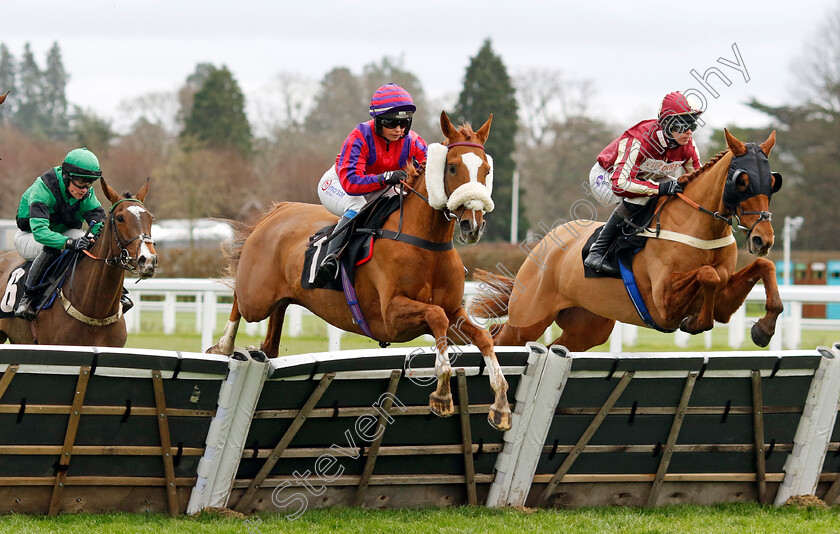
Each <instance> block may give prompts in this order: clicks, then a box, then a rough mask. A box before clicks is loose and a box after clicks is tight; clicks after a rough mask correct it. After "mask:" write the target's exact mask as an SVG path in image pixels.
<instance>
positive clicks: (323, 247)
mask: <svg viewBox="0 0 840 534" xmlns="http://www.w3.org/2000/svg"><path fill="white" fill-rule="evenodd" d="M398 209H400V197H399V195H397V196H387V197H386V196H381V197H378V198H376V199H374V200H372V201H371V202H369V203H368V204H366V205H365V206H364V207H363V208H362V210H361V211H360V212H359V213H358V215H356V216H355V217H353V219H351V220H350V222H349V223H348V229H347V230H345V231H344V232H343V233H342V234H341V235H339V236H337V237H335V238H334V239H343V240H346V243H345V245H344V247H343V249H342V250H341V256H340V258H339V261H340V262H341V264H342V265H343V266H344V270H345V271H346V272H347V275H348V277H349V278H350V281H351V282H352V281H353V280H354V273H355V269H356V267H358V266H359V265H362V264H364V263H366V262H367V261H369V260H370V258H371V257H372V256H373V240H374V239H375V238H376V235H375V230H378V229H380V228H382V226H383V225H384V224H385V221H386V220H387V219H388V217H389V216H390V215H391V214H392V213H394V212H395V211H397V210H398ZM335 226H336V225H331V226H325V227H324V228H321V229H320V230H318V231H317V232H316V233H315V235H313V236H312V237H310V238H309V245H307V247H306V253H305V254H304V262H303V273H302V274H301V280H300V284H301V287H303V289H316V287H317V286H315V285H314V283H313V282H314V280H315V273H316V272H317V271H318V267H319V266H320V265H321V262H322V261H323V260H324V257H325V256H326V255H327V242H326V239H327V238H328V237H329V236H330V235H331V234H332V231H333V228H335ZM348 236H349V237H348ZM319 289H332V290H335V291H343V289H342V287H341V278H340V277H337V278H336V279H335V280H331V281H330V282H329V283H328V284H327V285H325V286H323V287H321V288H319Z"/></svg>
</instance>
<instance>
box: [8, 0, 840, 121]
mask: <svg viewBox="0 0 840 534" xmlns="http://www.w3.org/2000/svg"><path fill="white" fill-rule="evenodd" d="M837 6H838V2H837V1H836V0H835V1H829V0H799V1H797V2H784V1H769V0H768V1H765V2H761V3H759V2H736V1H732V0H726V1H720V0H703V1H694V2H690V1H689V2H651V1H647V0H641V1H640V0H631V1H609V2H608V1H601V0H588V1H583V2H560V1H536V0H518V1H515V2H502V1H494V0H484V1H473V0H448V1H440V0H426V1H419V2H416V1H414V2H394V1H391V2H379V1H365V0H343V1H333V0H310V1H294V2H290V1H285V0H238V1H234V2H216V1H211V0H207V1H185V0H161V1H159V0H144V1H142V2H141V1H135V0H120V1H98V0H72V1H67V0H55V1H52V0H50V1H47V0H4V1H3V2H2V4H0V28H2V30H0V42H3V43H5V44H6V45H7V46H8V47H9V48H10V51H11V52H12V54H13V55H15V57H17V58H20V56H21V54H22V51H23V45H24V43H25V42H30V43H31V45H32V47H33V50H34V52H35V54H36V59H37V61H38V63H39V64H40V65H41V66H42V67H43V66H44V64H45V57H46V52H47V50H48V49H49V47H50V46H51V45H52V43H53V42H54V41H58V43H59V46H60V47H61V51H62V54H63V60H64V65H65V68H66V69H67V71H68V72H69V74H70V76H71V77H70V81H69V84H68V86H67V96H68V99H69V100H70V102H71V103H73V104H77V105H81V106H82V107H85V108H89V109H92V110H93V111H95V112H96V113H97V114H99V115H101V116H105V117H108V118H111V119H112V120H114V121H115V122H116V123H119V117H118V105H119V103H120V102H121V101H123V100H125V99H131V98H133V97H137V96H140V95H143V94H146V93H150V92H158V91H173V92H174V91H175V90H177V89H178V87H179V86H181V85H182V84H183V82H184V80H185V78H186V77H187V76H188V75H189V74H190V73H191V72H193V70H194V69H195V66H196V64H197V63H199V62H211V63H213V64H215V65H217V66H219V65H221V64H224V65H227V67H228V68H229V69H230V70H231V71H232V72H233V75H234V76H235V77H236V79H237V80H238V82H239V83H240V85H241V86H242V88H243V90H244V92H245V95H246V99H249V101H254V100H257V99H258V98H259V96H260V95H261V94H264V93H265V92H266V91H267V87H268V86H269V85H270V83H271V81H272V79H273V78H274V77H275V76H276V75H277V74H278V73H281V72H286V73H297V74H300V75H302V76H305V77H308V78H311V79H312V80H313V81H315V82H317V81H318V80H320V79H321V77H322V76H323V75H324V74H325V73H327V72H328V71H329V70H331V69H332V68H334V67H338V66H344V67H348V68H350V69H351V70H352V71H353V72H354V73H356V74H358V73H360V72H361V69H362V67H363V66H364V65H365V64H368V63H371V62H379V61H380V60H381V59H382V57H383V56H385V55H389V56H394V57H402V58H403V60H404V67H405V68H406V69H407V70H409V71H411V72H413V73H414V74H416V75H417V76H418V77H419V79H420V81H421V83H422V84H423V87H424V89H425V91H426V93H427V96H428V97H430V98H431V99H443V98H447V97H448V98H450V99H451V100H454V98H456V97H457V94H458V92H459V91H460V89H461V86H462V83H463V78H464V72H465V69H466V67H467V65H468V64H469V61H470V58H471V57H473V56H475V54H476V53H477V52H478V50H479V48H480V47H481V44H482V42H483V41H484V40H485V39H487V38H490V39H491V40H492V46H493V49H494V51H495V52H496V53H497V54H498V55H499V56H501V58H502V61H503V62H504V63H505V65H506V66H507V68H508V73H509V74H510V75H511V76H516V75H517V73H519V72H523V71H524V70H526V69H559V70H560V71H562V73H563V75H564V77H565V78H566V79H570V80H591V81H592V83H593V88H594V90H595V94H594V95H593V96H592V98H591V105H590V111H591V113H592V114H593V115H595V116H597V117H599V118H603V119H605V120H608V121H610V122H613V123H620V124H624V123H628V124H627V125H628V126H629V123H631V122H635V121H638V120H642V119H645V118H649V117H652V116H653V115H654V114H655V112H656V109H657V106H658V104H659V101H660V100H661V98H662V96H663V95H664V93H666V92H669V91H672V90H689V89H695V90H696V91H697V92H698V93H700V94H702V95H703V97H704V98H705V99H706V101H707V108H706V109H707V112H706V114H705V115H704V118H706V120H707V122H708V123H709V124H710V125H712V126H716V127H717V126H723V125H725V124H730V123H737V124H740V125H760V124H767V122H768V121H767V118H766V117H765V116H764V115H761V114H758V113H755V112H753V111H752V110H750V109H749V108H747V107H746V106H745V105H744V104H743V103H744V102H745V101H747V100H749V99H750V98H752V97H755V98H757V99H759V100H760V101H762V102H765V103H769V104H780V103H783V102H786V101H790V100H791V95H792V94H793V93H794V91H795V89H796V83H797V81H796V80H795V79H794V75H793V72H792V69H791V66H792V64H793V62H794V61H796V60H797V59H798V58H801V57H803V55H804V53H805V45H806V43H809V42H814V40H815V39H816V38H817V36H818V32H817V29H818V28H819V27H820V24H821V22H822V21H823V20H824V19H825V17H826V16H827V14H828V13H829V12H831V11H832V10H835V9H837ZM733 45H734V46H735V47H736V48H737V51H738V52H739V53H740V61H739V58H738V57H737V56H736V52H735V51H734V50H733ZM721 58H723V59H722V60H721ZM721 61H723V62H726V61H728V62H730V64H735V65H737V64H738V63H740V65H741V67H739V68H738V69H736V68H732V67H731V66H727V65H726V64H724V63H722V62H721ZM710 67H716V68H718V69H719V72H720V73H722V74H723V75H724V76H725V77H726V81H729V82H730V85H729V86H727V85H726V81H724V80H723V79H721V78H719V77H717V76H715V75H710V76H709V78H708V83H709V84H710V87H711V89H713V90H715V91H717V92H718V97H717V98H715V97H714V96H713V95H711V93H710V90H709V88H704V87H703V86H702V84H701V83H700V82H698V81H697V80H696V79H695V78H694V77H692V75H691V73H690V71H691V70H692V69H694V70H695V71H697V72H698V73H699V75H700V76H702V75H703V74H704V73H706V72H707V69H709V68H710ZM743 71H746V73H744V72H743ZM746 77H749V80H748V81H747V80H746V79H745V78H746ZM365 111H366V110H360V118H359V120H360V121H361V120H364V118H365ZM249 112H250V113H251V114H252V115H253V114H254V113H255V109H254V107H253V106H250V107H249ZM436 112H437V110H435V111H434V113H436Z"/></svg>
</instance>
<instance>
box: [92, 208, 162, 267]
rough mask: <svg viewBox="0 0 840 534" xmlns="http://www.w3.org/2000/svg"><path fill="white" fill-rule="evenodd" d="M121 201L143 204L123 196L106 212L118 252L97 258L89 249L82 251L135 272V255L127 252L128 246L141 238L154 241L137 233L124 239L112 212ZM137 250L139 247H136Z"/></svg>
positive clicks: (150, 241) (144, 240) (151, 243)
mask: <svg viewBox="0 0 840 534" xmlns="http://www.w3.org/2000/svg"><path fill="white" fill-rule="evenodd" d="M123 202H136V203H138V204H140V205H141V206H143V202H142V201H140V200H139V199H136V198H123V199H120V200H118V201H116V202H114V205H113V206H111V210H110V211H109V212H108V218H109V222H110V224H111V227H112V228H113V229H114V241H115V242H116V244H117V248H118V249H119V253H117V255H116V256H109V257H106V258H98V257H96V256H94V255H93V254H91V253H90V252H89V251H87V250H85V251H84V253H85V255H87V256H88V257H89V258H91V259H94V260H101V261H104V262H105V263H106V264H107V265H115V266H117V267H119V268H121V269H124V270H126V271H128V272H130V273H135V272H136V271H137V257H136V256H132V255H131V253H129V252H128V246H129V245H130V244H132V243H134V242H135V241H137V240H138V239H139V240H141V241H142V242H143V243H148V244H150V245H154V244H155V242H154V240H152V236H151V235H149V234H138V235H136V236H134V237H133V238H131V239H128V240H126V239H125V238H124V237H123V236H121V235H120V230H119V227H118V226H117V222H116V215H115V213H114V209H115V208H116V207H117V206H118V205H119V204H121V203H123ZM138 250H139V249H138Z"/></svg>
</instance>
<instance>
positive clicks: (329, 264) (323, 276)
mask: <svg viewBox="0 0 840 534" xmlns="http://www.w3.org/2000/svg"><path fill="white" fill-rule="evenodd" d="M337 276H338V258H336V257H335V254H331V255H329V256H327V257H326V258H324V261H323V262H321V265H320V266H319V267H318V271H317V272H316V273H315V285H317V286H318V287H323V286H324V285H325V284H327V283H328V282H330V281H331V280H335V279H336V277H337Z"/></svg>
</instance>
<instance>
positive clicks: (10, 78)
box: [0, 43, 17, 122]
mask: <svg viewBox="0 0 840 534" xmlns="http://www.w3.org/2000/svg"><path fill="white" fill-rule="evenodd" d="M16 68H17V65H16V64H15V58H14V56H12V54H11V53H10V52H9V49H8V48H7V47H6V45H5V44H3V43H0V94H5V93H7V92H9V91H11V92H12V96H11V97H10V98H7V99H6V102H5V103H4V104H3V106H2V107H0V122H7V121H8V120H9V117H11V115H12V114H13V113H14V111H15V108H16V107H17V103H16V102H15V100H16V99H17V94H16V93H17V87H16V85H17V74H16V72H15V71H16Z"/></svg>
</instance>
